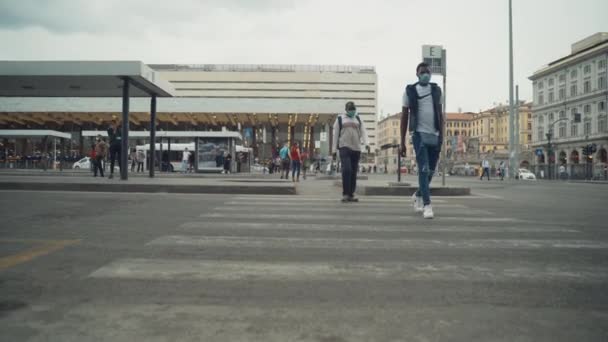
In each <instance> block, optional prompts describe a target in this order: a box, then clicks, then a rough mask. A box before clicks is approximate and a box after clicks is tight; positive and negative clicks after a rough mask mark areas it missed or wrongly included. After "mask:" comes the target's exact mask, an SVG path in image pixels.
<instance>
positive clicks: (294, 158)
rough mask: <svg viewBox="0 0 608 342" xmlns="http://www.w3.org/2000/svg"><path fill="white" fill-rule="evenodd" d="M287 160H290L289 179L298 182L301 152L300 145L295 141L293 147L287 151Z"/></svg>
mask: <svg viewBox="0 0 608 342" xmlns="http://www.w3.org/2000/svg"><path fill="white" fill-rule="evenodd" d="M289 159H290V160H291V179H292V181H293V182H299V181H300V169H301V167H302V152H301V151H300V144H298V142H297V141H296V142H295V143H293V146H292V147H291V150H290V151H289ZM296 173H297V178H296Z"/></svg>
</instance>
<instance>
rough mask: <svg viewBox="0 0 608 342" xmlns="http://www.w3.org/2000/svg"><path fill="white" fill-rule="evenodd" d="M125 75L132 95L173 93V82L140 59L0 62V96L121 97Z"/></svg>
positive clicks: (168, 94)
mask: <svg viewBox="0 0 608 342" xmlns="http://www.w3.org/2000/svg"><path fill="white" fill-rule="evenodd" d="M125 78H128V79H129V81H130V82H131V84H132V85H133V86H134V87H133V89H132V90H131V92H130V96H131V97H148V96H151V95H156V96H158V97H171V96H173V95H172V94H173V87H172V86H171V84H170V83H169V82H167V81H165V80H163V79H161V78H160V77H159V76H158V73H157V72H155V71H154V70H152V69H151V68H149V67H148V66H146V65H145V64H144V63H142V62H139V61H0V96H4V97H121V96H122V85H123V80H124V79H125Z"/></svg>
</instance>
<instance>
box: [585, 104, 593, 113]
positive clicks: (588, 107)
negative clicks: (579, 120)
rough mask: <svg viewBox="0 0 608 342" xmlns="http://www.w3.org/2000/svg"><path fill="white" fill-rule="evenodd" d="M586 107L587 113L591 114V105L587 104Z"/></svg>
mask: <svg viewBox="0 0 608 342" xmlns="http://www.w3.org/2000/svg"><path fill="white" fill-rule="evenodd" d="M584 108H585V109H584V112H585V114H591V105H589V104H586V105H585V107H584Z"/></svg>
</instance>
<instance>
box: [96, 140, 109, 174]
mask: <svg viewBox="0 0 608 342" xmlns="http://www.w3.org/2000/svg"><path fill="white" fill-rule="evenodd" d="M107 155H108V144H107V143H106V141H105V140H104V139H103V138H102V137H101V135H98V136H97V143H96V144H95V161H94V163H93V174H94V176H95V177H97V170H99V175H100V176H101V177H103V161H104V160H105V158H106V156H107Z"/></svg>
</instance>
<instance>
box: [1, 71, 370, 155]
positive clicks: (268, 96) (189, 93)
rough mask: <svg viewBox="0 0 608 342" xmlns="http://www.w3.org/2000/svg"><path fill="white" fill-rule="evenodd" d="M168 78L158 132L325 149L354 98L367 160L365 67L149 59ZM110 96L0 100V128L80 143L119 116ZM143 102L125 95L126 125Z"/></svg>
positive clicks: (137, 126) (267, 150) (141, 124)
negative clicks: (224, 133) (169, 91)
mask: <svg viewBox="0 0 608 342" xmlns="http://www.w3.org/2000/svg"><path fill="white" fill-rule="evenodd" d="M149 67H151V68H152V69H153V70H155V71H156V72H157V73H156V74H160V76H159V77H162V78H163V79H164V80H166V81H169V82H170V83H171V85H172V86H173V88H174V90H175V94H173V95H174V97H172V98H168V99H159V100H158V106H157V112H158V114H157V120H158V122H157V127H158V129H159V130H165V131H171V130H175V131H187V130H199V131H200V130H210V131H213V130H222V129H224V130H229V131H239V132H241V133H242V135H243V137H244V139H245V144H246V145H248V146H249V147H252V148H253V149H254V154H255V156H256V157H260V158H266V157H270V156H271V155H272V154H273V151H274V149H275V148H276V146H277V144H282V143H284V142H292V141H299V142H301V143H302V145H303V146H304V147H305V148H308V149H310V150H311V151H312V150H316V151H317V152H319V153H320V154H322V155H329V154H330V153H331V152H332V151H331V146H332V144H331V142H332V140H333V139H334V137H333V136H332V132H333V130H332V129H330V128H331V125H333V122H334V121H335V118H336V115H337V114H338V113H341V112H343V111H344V104H345V103H346V102H347V101H354V102H355V103H356V105H357V107H358V110H359V115H360V116H361V118H362V120H364V121H365V123H366V124H367V130H368V138H369V141H370V150H371V152H372V153H370V154H367V153H365V154H364V156H363V161H366V160H367V161H368V162H369V160H371V161H372V162H373V160H374V154H373V152H374V151H375V150H376V149H377V145H376V108H377V75H376V72H375V68H374V67H372V66H322V65H216V64H203V65H181V64H180V65H177V64H162V65H157V64H154V65H149ZM120 108H121V106H120V99H117V98H80V97H79V98H76V97H74V98H23V97H5V98H0V128H6V129H17V128H18V129H22V128H52V129H55V130H58V131H62V132H71V133H72V134H73V136H74V137H75V138H74V144H75V145H80V146H82V141H81V139H79V137H80V133H79V132H81V131H82V130H96V129H103V128H105V127H107V125H108V123H109V122H110V120H111V119H112V117H113V116H117V117H120V111H119V110H120ZM148 112H149V104H148V103H147V102H144V101H139V100H138V99H132V100H131V116H130V120H131V122H130V125H131V129H133V130H143V129H148V128H149V113H148Z"/></svg>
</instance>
